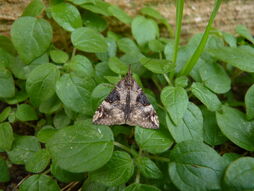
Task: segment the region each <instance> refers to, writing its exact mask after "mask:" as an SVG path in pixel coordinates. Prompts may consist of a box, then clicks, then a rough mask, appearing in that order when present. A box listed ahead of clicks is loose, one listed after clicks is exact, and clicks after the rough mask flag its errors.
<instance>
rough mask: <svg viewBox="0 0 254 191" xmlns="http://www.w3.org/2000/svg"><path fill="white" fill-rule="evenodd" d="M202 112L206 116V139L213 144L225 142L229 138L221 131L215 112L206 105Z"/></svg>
mask: <svg viewBox="0 0 254 191" xmlns="http://www.w3.org/2000/svg"><path fill="white" fill-rule="evenodd" d="M202 113H203V117H204V131H203V132H204V141H205V142H206V143H207V144H209V145H212V146H216V145H220V144H223V143H224V142H225V141H226V140H227V138H226V137H225V136H224V135H223V134H222V133H221V130H220V128H219V127H218V125H217V121H216V115H215V113H214V112H211V111H208V110H207V109H206V108H204V107H203V108H202Z"/></svg>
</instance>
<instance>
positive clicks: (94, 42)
mask: <svg viewBox="0 0 254 191" xmlns="http://www.w3.org/2000/svg"><path fill="white" fill-rule="evenodd" d="M71 42H72V44H73V45H74V47H75V48H77V49H79V50H82V51H84V52H91V53H97V52H107V50H108V45H107V43H106V40H105V38H104V37H103V36H102V35H101V34H100V33H98V32H97V31H95V30H93V29H91V28H88V27H82V28H79V29H76V30H75V31H73V32H72V34H71Z"/></svg>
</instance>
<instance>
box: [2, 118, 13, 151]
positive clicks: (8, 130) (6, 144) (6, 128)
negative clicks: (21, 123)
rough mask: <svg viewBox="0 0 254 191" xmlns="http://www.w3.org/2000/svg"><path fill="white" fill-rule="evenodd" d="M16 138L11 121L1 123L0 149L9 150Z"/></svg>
mask: <svg viewBox="0 0 254 191" xmlns="http://www.w3.org/2000/svg"><path fill="white" fill-rule="evenodd" d="M13 140H14V137H13V131H12V127H11V125H10V124H9V123H7V122H5V123H0V149H2V150H4V151H7V150H10V149H11V146H12V142H13Z"/></svg>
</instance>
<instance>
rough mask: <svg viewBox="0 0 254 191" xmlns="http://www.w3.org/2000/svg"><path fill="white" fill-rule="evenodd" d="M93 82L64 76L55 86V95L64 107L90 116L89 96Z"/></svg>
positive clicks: (73, 76)
mask: <svg viewBox="0 0 254 191" xmlns="http://www.w3.org/2000/svg"><path fill="white" fill-rule="evenodd" d="M94 86H95V83H94V81H92V80H87V79H83V78H79V77H77V76H75V75H74V74H73V73H71V74H64V75H63V76H62V77H61V78H60V79H59V80H58V82H57V84H56V93H57V95H58V97H59V98H60V100H61V101H62V102H63V103H64V105H65V106H67V107H68V108H70V109H72V110H73V111H76V112H81V113H84V114H92V113H93V110H92V107H91V101H90V96H91V92H92V90H93V88H94Z"/></svg>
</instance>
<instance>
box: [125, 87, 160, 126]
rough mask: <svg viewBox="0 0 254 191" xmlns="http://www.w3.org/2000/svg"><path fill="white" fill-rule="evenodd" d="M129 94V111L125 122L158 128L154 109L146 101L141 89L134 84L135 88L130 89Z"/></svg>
mask: <svg viewBox="0 0 254 191" xmlns="http://www.w3.org/2000/svg"><path fill="white" fill-rule="evenodd" d="M135 83H136V82H135ZM130 95H131V102H130V107H131V112H130V114H129V117H128V119H127V121H126V123H127V124H128V125H131V126H141V127H144V128H147V129H158V128H159V120H158V116H157V114H156V111H155V110H154V108H153V106H152V105H151V104H150V102H149V101H148V99H147V97H146V96H145V94H144V92H143V91H142V89H141V88H140V87H139V86H138V85H137V84H136V88H133V90H131V92H130Z"/></svg>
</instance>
